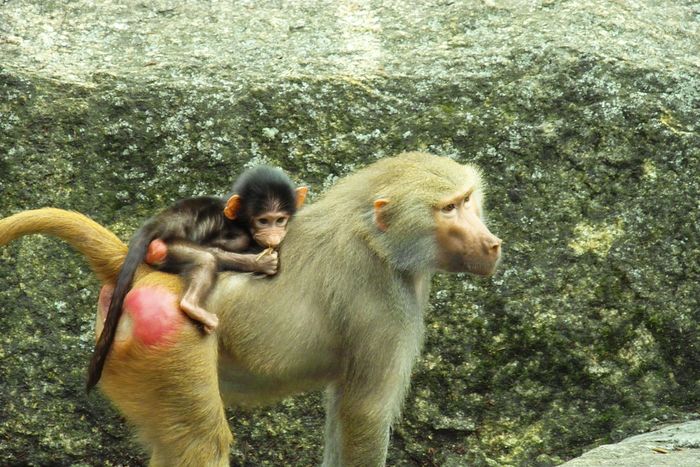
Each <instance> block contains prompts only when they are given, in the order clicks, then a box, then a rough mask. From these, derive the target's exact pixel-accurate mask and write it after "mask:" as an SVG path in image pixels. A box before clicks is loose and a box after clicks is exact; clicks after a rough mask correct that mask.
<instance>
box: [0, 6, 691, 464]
mask: <svg viewBox="0 0 700 467" xmlns="http://www.w3.org/2000/svg"><path fill="white" fill-rule="evenodd" d="M699 32H700V7H698V6H697V4H694V3H693V2H689V1H685V2H684V1H678V2H673V3H672V4H669V3H668V2H655V1H653V0H647V1H640V2H634V3H632V2H606V1H603V0H594V1H590V2H575V1H565V0H561V1H551V0H542V1H535V2H530V1H527V2H526V1H498V0H485V1H483V2H482V1H471V0H465V1H458V2H452V1H445V0H425V1H421V2H416V4H413V5H412V6H411V7H407V6H406V4H405V2H400V1H392V0H383V1H380V0H376V1H370V2H360V1H356V0H355V1H353V0H345V1H337V2H336V1H330V0H327V1H321V0H300V1H294V2H290V1H283V0H270V1H265V2H257V1H256V2H253V1H236V2H223V1H216V2H177V1H174V0H156V1H153V2H142V1H137V0H125V1H116V0H97V1H88V0H77V1H74V2H69V3H66V2H58V1H46V0H41V1H40V0H34V1H31V0H8V1H4V2H1V3H0V58H1V60H0V216H6V215H9V214H12V213H15V212H18V211H20V210H24V209H29V208H35V207H40V206H56V207H61V208H66V209H73V210H77V211H80V212H84V213H86V214H88V215H90V216H92V217H93V218H94V219H96V220H97V221H98V222H101V223H102V224H104V225H106V226H108V227H109V228H110V229H112V230H113V231H115V232H116V233H117V234H118V235H119V236H120V237H121V238H123V239H125V240H126V239H128V238H129V236H130V235H131V234H132V233H133V231H134V229H135V228H136V227H137V226H138V225H139V223H140V221H142V220H143V219H144V218H146V217H148V216H149V215H150V214H151V213H153V212H154V211H156V210H157V209H159V208H161V207H163V206H165V205H167V204H168V203H170V202H171V201H173V200H175V199H178V198H181V197H186V196H192V195H198V194H221V193H224V192H226V190H227V187H228V185H229V184H230V182H231V179H232V178H233V177H234V176H235V174H236V173H238V172H239V171H240V170H241V169H242V168H243V167H245V166H247V165H250V164H255V163H257V162H259V161H266V162H269V163H272V164H276V165H279V166H281V167H283V168H284V169H285V170H287V171H288V172H289V173H290V174H291V175H292V176H293V178H295V179H296V180H297V181H299V182H304V183H307V184H309V185H310V186H311V187H312V193H311V201H313V198H314V197H317V196H318V195H319V194H320V193H322V192H323V190H324V189H325V188H326V187H328V186H329V185H330V184H332V183H333V182H334V181H335V180H336V179H337V178H338V177H341V176H343V175H344V174H347V173H349V172H352V171H353V170H354V169H356V168H358V167H361V166H363V165H365V164H367V163H369V162H371V161H373V160H375V159H376V158H379V157H383V156H386V155H392V154H395V153H398V152H401V151H404V150H423V151H429V152H433V153H437V154H441V155H446V156H450V157H455V158H457V159H458V160H462V161H474V162H476V163H478V164H479V165H480V166H481V167H482V168H483V169H484V172H485V176H486V179H487V180H488V182H489V196H488V201H487V202H488V210H489V225H490V228H491V229H492V231H494V232H495V233H496V234H497V235H499V236H500V237H501V238H503V239H504V240H505V242H506V243H505V248H504V261H503V264H502V267H501V269H500V272H499V273H498V274H497V275H496V276H495V277H493V278H491V279H477V278H473V277H468V276H461V275H460V276H457V277H454V276H449V277H448V276H438V277H436V279H435V281H434V286H433V297H432V300H431V306H430V309H429V310H428V313H427V316H426V329H427V330H426V344H425V350H424V355H423V358H422V360H421V361H419V362H418V364H417V365H416V368H415V374H414V378H413V385H412V390H411V393H410V395H409V397H408V399H407V401H406V406H405V410H404V414H405V415H404V418H403V421H402V422H401V423H400V424H399V425H398V426H397V427H396V429H395V431H394V433H393V436H392V443H391V449H390V453H389V464H390V465H452V466H457V465H554V464H557V463H560V462H562V461H564V460H566V459H569V458H571V457H573V456H575V455H578V454H580V453H581V452H582V451H583V450H584V449H586V448H587V447H590V446H592V445H595V444H600V443H604V442H610V441H616V440H619V439H622V438H623V437H624V436H626V435H628V434H631V433H635V432H637V431H639V430H643V429H646V428H649V427H651V426H652V425H655V424H657V423H658V422H659V421H662V420H670V419H675V418H679V417H681V416H682V414H683V413H686V412H689V411H692V410H694V409H695V408H697V404H698V402H699V399H700V396H699V394H700V326H699V325H698V322H700V306H699V304H698V297H700V235H699V233H700V232H698V230H699V226H700V214H699V212H700V204H699V202H698V200H699V199H700V196H699V195H700V177H699V175H700V127H699V126H698V115H699V113H700V73H699V72H700V53H699V52H700V41H698V37H699V34H698V33H699ZM98 288H99V284H98V282H97V280H96V279H95V278H94V277H93V276H92V275H91V274H90V273H89V271H88V270H87V268H86V265H85V263H84V261H83V260H82V258H81V257H80V256H79V255H77V254H75V253H74V252H72V251H70V250H69V249H68V248H67V246H66V245H64V244H61V243H60V242H58V241H56V240H54V239H48V238H43V237H38V236H37V237H31V238H26V239H24V240H21V241H18V242H15V243H13V244H12V245H10V246H9V247H6V248H3V249H0V323H2V329H3V332H2V336H1V337H0V464H3V465H5V464H9V465H13V464H14V465H25V464H34V465H46V464H48V463H50V462H52V463H58V464H63V465H69V464H77V465H97V464H99V465H104V463H105V462H107V464H108V465H117V464H121V465H124V464H127V465H141V464H142V463H143V462H145V455H144V454H143V452H141V451H139V449H138V447H137V446H138V445H137V444H136V442H135V441H134V440H133V439H131V437H130V435H129V431H128V427H126V426H125V425H124V423H123V420H122V419H121V418H120V417H119V415H118V414H117V413H116V412H114V411H113V410H112V409H111V408H110V407H109V405H108V403H107V402H106V401H105V400H103V399H102V398H101V397H100V396H99V395H92V396H89V397H88V396H86V395H85V394H84V391H83V379H84V371H85V365H86V362H87V359H88V356H89V352H90V350H91V347H92V341H93V337H94V335H93V330H92V323H93V319H94V318H93V310H94V304H95V302H96V298H97V291H98ZM229 414H230V419H231V426H232V429H233V431H234V433H235V434H236V437H237V444H236V445H235V446H234V447H233V449H232V459H233V461H234V463H235V464H236V465H255V466H258V465H312V464H314V463H318V462H319V460H320V444H321V433H322V426H323V421H322V408H321V404H320V396H319V395H318V394H315V395H309V396H305V397H299V398H294V399H290V400H287V401H285V402H283V403H281V404H279V405H277V406H275V407H272V408H270V409H265V410H258V411H254V412H252V413H248V412H240V411H231V412H229Z"/></svg>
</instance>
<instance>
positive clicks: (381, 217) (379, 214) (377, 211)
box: [374, 198, 389, 232]
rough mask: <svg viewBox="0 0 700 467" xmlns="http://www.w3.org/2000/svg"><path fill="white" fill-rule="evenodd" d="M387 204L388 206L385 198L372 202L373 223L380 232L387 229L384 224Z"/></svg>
mask: <svg viewBox="0 0 700 467" xmlns="http://www.w3.org/2000/svg"><path fill="white" fill-rule="evenodd" d="M387 204H389V200H388V199H386V198H380V199H378V200H375V201H374V223H375V224H376V225H377V228H378V229H379V230H381V231H382V232H384V231H386V229H387V228H388V227H389V226H388V225H387V223H386V211H385V210H384V208H385V207H386V205H387Z"/></svg>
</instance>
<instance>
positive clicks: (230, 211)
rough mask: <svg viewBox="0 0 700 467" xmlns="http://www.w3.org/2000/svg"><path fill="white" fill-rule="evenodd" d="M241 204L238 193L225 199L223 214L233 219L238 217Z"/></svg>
mask: <svg viewBox="0 0 700 467" xmlns="http://www.w3.org/2000/svg"><path fill="white" fill-rule="evenodd" d="M242 204H243V203H242V202H241V197H240V195H233V196H231V197H230V198H229V199H228V201H226V207H225V208H224V216H226V217H227V218H229V219H231V220H235V219H236V217H238V211H240V209H241V205H242Z"/></svg>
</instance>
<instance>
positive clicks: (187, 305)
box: [180, 299, 219, 334]
mask: <svg viewBox="0 0 700 467" xmlns="http://www.w3.org/2000/svg"><path fill="white" fill-rule="evenodd" d="M180 308H182V311H184V312H185V314H186V315H187V316H189V317H190V318H192V319H193V320H195V321H197V322H200V323H202V325H204V331H206V333H207V334H209V333H211V332H213V331H214V330H215V329H216V327H217V326H218V325H219V317H218V316H216V315H215V314H213V313H209V312H208V311H207V310H205V309H204V308H202V307H200V306H197V305H195V304H194V303H192V302H190V301H189V300H187V299H182V301H180Z"/></svg>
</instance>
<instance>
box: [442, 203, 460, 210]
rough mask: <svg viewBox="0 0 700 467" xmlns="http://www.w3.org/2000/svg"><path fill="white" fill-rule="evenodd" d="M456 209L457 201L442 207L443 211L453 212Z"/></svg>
mask: <svg viewBox="0 0 700 467" xmlns="http://www.w3.org/2000/svg"><path fill="white" fill-rule="evenodd" d="M455 209H457V205H456V204H455V203H451V204H448V205H447V206H445V207H444V208H442V212H452V211H454V210H455Z"/></svg>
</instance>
